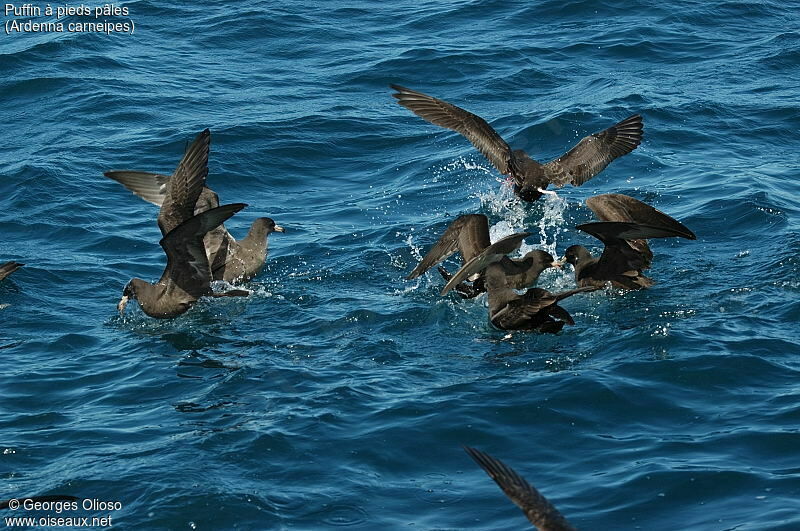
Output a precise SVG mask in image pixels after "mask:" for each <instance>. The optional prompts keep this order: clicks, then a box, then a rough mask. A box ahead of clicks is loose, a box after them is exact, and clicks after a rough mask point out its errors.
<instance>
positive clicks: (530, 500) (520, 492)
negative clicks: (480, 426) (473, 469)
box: [464, 446, 575, 531]
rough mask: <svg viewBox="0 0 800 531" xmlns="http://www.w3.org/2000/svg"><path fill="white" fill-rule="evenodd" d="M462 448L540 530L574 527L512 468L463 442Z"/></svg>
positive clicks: (570, 529)
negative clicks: (464, 444)
mask: <svg viewBox="0 0 800 531" xmlns="http://www.w3.org/2000/svg"><path fill="white" fill-rule="evenodd" d="M464 451H466V452H467V453H468V454H469V456H470V457H471V458H472V459H474V460H475V462H476V463H478V465H480V467H481V468H482V469H483V470H484V471H485V472H486V473H487V474H488V475H489V477H490V478H492V479H493V480H494V482H495V483H497V485H498V486H499V487H500V488H501V489H502V490H503V492H505V494H506V496H508V498H509V499H510V500H511V501H512V502H514V504H516V505H517V507H519V508H520V509H522V512H524V513H525V516H526V517H528V520H529V521H530V522H531V523H532V524H533V526H534V527H536V528H537V529H539V530H540V531H575V528H574V527H572V526H571V525H570V524H569V522H567V519H566V518H564V516H563V515H562V514H561V513H560V512H559V511H558V509H556V508H555V506H554V505H553V504H552V503H550V501H549V500H548V499H547V498H545V497H544V496H543V495H542V494H541V493H540V492H539V491H538V490H536V488H534V487H533V485H531V484H530V483H528V482H527V481H525V478H523V477H522V476H520V475H519V474H517V473H516V472H515V471H514V469H513V468H511V467H510V466H507V465H506V464H504V463H503V462H502V461H500V460H499V459H495V458H494V457H492V456H490V455H489V454H487V453H485V452H481V451H480V450H477V449H475V448H470V447H469V446H465V447H464Z"/></svg>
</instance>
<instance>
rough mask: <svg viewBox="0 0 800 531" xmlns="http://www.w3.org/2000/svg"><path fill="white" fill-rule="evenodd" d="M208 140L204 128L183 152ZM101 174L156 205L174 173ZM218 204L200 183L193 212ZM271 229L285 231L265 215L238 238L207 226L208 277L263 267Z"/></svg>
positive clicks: (234, 276) (232, 276)
mask: <svg viewBox="0 0 800 531" xmlns="http://www.w3.org/2000/svg"><path fill="white" fill-rule="evenodd" d="M210 142H211V133H210V131H209V130H208V129H205V130H204V131H202V132H201V133H200V134H199V135H198V136H197V138H195V140H194V141H193V142H192V144H191V145H190V146H189V148H188V149H187V152H186V153H187V154H188V153H190V152H191V151H193V150H195V149H198V148H199V147H201V146H204V145H208V146H209V147H210ZM184 156H185V155H184ZM178 167H180V165H179V166H178ZM176 171H177V170H176ZM104 175H105V176H106V177H109V178H111V179H114V180H115V181H117V182H119V183H120V184H122V185H123V186H124V187H125V188H127V189H128V190H130V191H131V192H133V193H134V194H135V195H137V196H139V197H140V198H142V199H144V200H145V201H148V202H150V203H152V204H154V205H157V206H159V207H160V206H162V204H163V202H164V199H165V198H166V193H167V187H168V185H169V182H170V180H171V179H172V178H173V177H174V175H175V174H174V173H173V175H163V174H160V173H149V172H143V171H136V170H121V171H120V170H116V171H107V172H105V173H104ZM218 206H219V196H218V195H217V194H216V192H214V191H213V190H211V189H210V188H208V187H207V186H205V185H204V186H203V188H202V191H201V192H200V196H199V197H198V199H197V202H196V203H195V206H194V214H199V213H201V212H205V211H206V210H209V209H212V208H216V207H218ZM273 232H285V229H284V228H283V227H281V226H280V225H277V224H276V223H275V221H274V220H272V219H271V218H267V217H261V218H257V219H256V220H255V221H253V224H252V225H251V227H250V230H249V231H248V233H247V236H246V237H245V238H244V239H242V240H240V241H236V239H235V238H234V237H233V235H232V234H231V233H230V232H228V230H227V229H226V228H225V226H224V225H220V226H219V227H217V228H215V229H213V230H211V231H210V232H209V233H208V234H207V235H206V236H205V238H203V241H204V245H205V248H206V254H207V256H208V261H209V264H210V265H211V274H212V279H213V280H225V281H228V282H238V281H244V280H248V279H250V278H252V277H253V276H255V275H256V274H257V273H258V272H259V271H260V270H261V268H262V267H264V263H265V261H266V259H267V252H268V250H269V243H268V238H269V235H270V234H271V233H273Z"/></svg>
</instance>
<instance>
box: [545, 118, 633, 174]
mask: <svg viewBox="0 0 800 531" xmlns="http://www.w3.org/2000/svg"><path fill="white" fill-rule="evenodd" d="M642 130H643V125H642V117H641V116H640V115H638V114H634V115H633V116H629V117H628V118H625V119H624V120H622V121H621V122H619V123H617V124H615V125H612V126H611V127H609V128H608V129H605V130H604V131H600V132H599V133H594V134H592V135H589V136H587V137H585V138H583V139H582V140H581V141H580V142H578V143H577V144H576V145H575V146H574V147H573V148H572V149H570V150H569V151H567V152H566V153H565V154H563V155H561V156H560V157H559V158H557V159H555V160H552V161H550V162H548V163H547V164H545V165H544V169H545V173H546V174H547V177H548V179H549V180H550V182H551V183H553V184H555V185H556V186H564V185H565V184H567V183H571V184H573V185H574V186H580V185H582V184H583V183H585V182H586V181H588V180H589V179H591V178H592V177H594V176H595V175H597V174H598V173H600V172H601V171H603V169H605V167H606V166H608V165H609V164H610V163H611V161H613V160H614V159H616V158H618V157H621V156H622V155H627V154H628V153H630V152H631V151H633V150H634V149H636V147H637V146H638V145H639V144H640V143H641V141H642Z"/></svg>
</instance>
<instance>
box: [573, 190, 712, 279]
mask: <svg viewBox="0 0 800 531" xmlns="http://www.w3.org/2000/svg"><path fill="white" fill-rule="evenodd" d="M586 204H587V206H588V207H589V208H590V209H591V210H592V212H594V213H595V214H596V215H597V217H598V218H600V219H601V220H603V221H600V222H594V223H584V224H583V225H578V226H577V228H578V229H579V230H582V231H584V232H587V233H589V234H591V235H592V236H594V237H595V238H597V239H598V240H600V241H601V242H603V244H604V245H605V248H604V249H603V254H602V255H601V256H600V257H599V258H595V257H593V256H592V254H591V253H590V252H589V251H588V250H587V249H586V248H585V247H583V246H581V245H572V246H570V247H568V248H567V250H566V252H565V260H566V261H567V262H569V263H570V264H572V265H573V267H574V268H575V281H576V282H577V284H578V285H579V286H604V285H605V284H606V283H608V282H611V285H612V286H613V287H615V288H620V289H627V290H637V289H644V288H649V287H651V286H652V285H653V284H655V282H654V281H653V279H651V278H648V277H646V276H644V275H643V274H642V270H643V269H647V268H649V267H650V264H651V262H652V258H653V253H652V251H651V250H650V247H649V246H648V244H647V239H648V238H671V237H679V238H686V239H689V240H695V239H697V236H695V234H694V233H693V232H692V231H691V230H689V229H688V228H686V226H684V225H683V224H682V223H680V222H678V221H677V220H675V219H674V218H672V217H670V216H668V215H667V214H664V213H663V212H661V211H659V210H656V209H655V208H653V207H651V206H650V205H648V204H647V203H643V202H641V201H639V200H638V199H634V198H633V197H629V196H627V195H623V194H603V195H598V196H594V197H590V198H589V199H587V200H586Z"/></svg>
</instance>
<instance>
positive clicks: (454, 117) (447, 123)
mask: <svg viewBox="0 0 800 531" xmlns="http://www.w3.org/2000/svg"><path fill="white" fill-rule="evenodd" d="M389 86H390V87H392V88H393V89H394V90H396V91H397V93H396V94H392V96H394V97H395V98H397V102H398V103H399V104H400V105H402V106H403V107H405V108H406V109H409V110H410V111H411V112H413V113H414V114H416V115H417V116H419V117H420V118H422V119H423V120H427V121H429V122H431V123H432V124H436V125H438V126H440V127H445V128H447V129H452V130H453V131H456V132H458V133H461V134H462V135H464V136H465V137H466V138H467V140H469V141H470V142H472V145H474V146H475V147H476V148H478V151H480V152H481V153H483V155H484V156H485V157H486V158H487V159H489V162H491V163H492V164H493V165H494V167H495V168H497V169H498V171H499V172H500V173H503V174H508V173H510V172H511V166H512V164H513V162H512V161H513V159H514V155H513V153H512V152H511V148H509V147H508V144H506V141H505V140H503V139H502V138H501V137H500V135H498V134H497V131H495V130H494V129H492V126H490V125H489V124H488V123H486V120H484V119H483V118H481V117H480V116H477V115H475V114H472V113H471V112H469V111H465V110H464V109H462V108H460V107H456V106H455V105H452V104H450V103H447V102H446V101H443V100H440V99H436V98H432V97H430V96H428V95H427V94H423V93H422V92H417V91H415V90H411V89H407V88H405V87H401V86H400V85H389Z"/></svg>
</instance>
